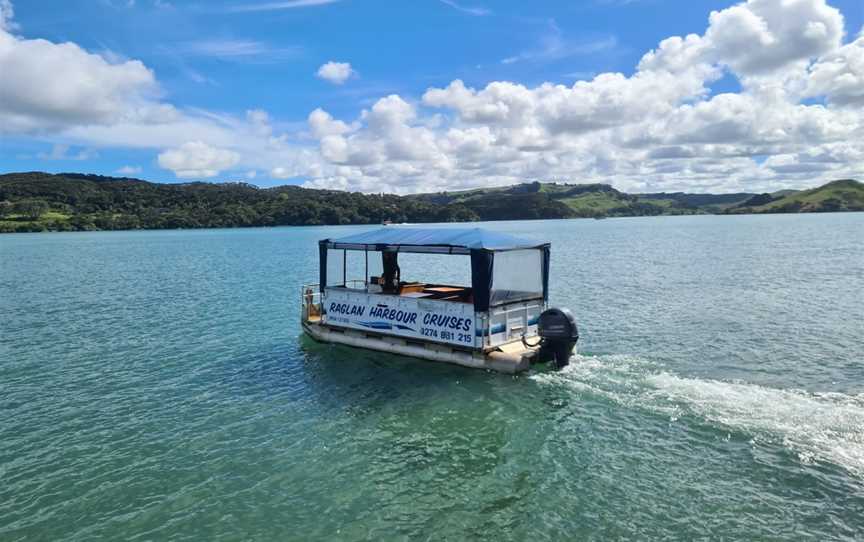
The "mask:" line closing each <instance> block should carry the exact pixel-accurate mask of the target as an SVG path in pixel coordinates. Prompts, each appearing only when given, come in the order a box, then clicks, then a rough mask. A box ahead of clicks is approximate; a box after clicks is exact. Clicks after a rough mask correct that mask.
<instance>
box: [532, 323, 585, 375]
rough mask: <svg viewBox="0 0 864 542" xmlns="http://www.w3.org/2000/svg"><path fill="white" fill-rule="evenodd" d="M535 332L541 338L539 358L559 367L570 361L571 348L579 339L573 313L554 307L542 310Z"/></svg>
mask: <svg viewBox="0 0 864 542" xmlns="http://www.w3.org/2000/svg"><path fill="white" fill-rule="evenodd" d="M537 334H538V335H540V338H541V343H540V359H541V360H543V361H546V360H552V361H553V362H554V363H555V366H556V367H557V368H559V369H560V368H561V367H565V366H566V365H567V364H568V363H570V356H571V355H572V354H573V348H574V347H575V346H576V341H578V340H579V330H578V329H577V327H576V318H574V317H573V313H571V312H570V311H569V310H568V309H555V308H553V309H547V310H545V311H543V313H542V314H540V318H539V320H538V321H537Z"/></svg>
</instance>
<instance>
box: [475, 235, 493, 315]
mask: <svg viewBox="0 0 864 542" xmlns="http://www.w3.org/2000/svg"><path fill="white" fill-rule="evenodd" d="M494 257H495V253H494V252H492V251H490V250H483V249H473V250H471V290H472V291H473V293H474V310H475V311H477V312H484V311H488V310H489V297H490V295H491V292H492V265H493V262H494Z"/></svg>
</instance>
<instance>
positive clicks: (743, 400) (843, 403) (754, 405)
mask: <svg viewBox="0 0 864 542" xmlns="http://www.w3.org/2000/svg"><path fill="white" fill-rule="evenodd" d="M530 378H532V379H533V380H535V381H538V382H544V383H551V384H555V385H564V386H568V387H570V388H572V389H574V390H576V391H578V392H580V393H588V394H594V395H600V396H603V397H606V398H608V399H610V400H612V401H614V402H616V403H618V404H621V405H622V406H627V407H632V408H639V409H646V410H649V411H652V412H655V413H658V414H662V415H668V416H669V418H670V420H672V421H673V422H675V421H678V420H679V419H680V418H682V417H687V416H693V417H695V418H697V419H699V420H703V421H705V422H707V423H709V424H712V425H716V426H718V427H722V428H724V429H728V430H731V431H736V432H741V433H744V434H746V435H749V436H751V437H752V438H753V439H754V440H756V441H759V440H770V441H773V442H779V443H781V444H782V445H783V446H784V447H786V448H788V449H790V450H792V451H793V452H794V453H796V454H797V455H798V458H799V460H800V461H801V462H802V463H804V464H813V463H817V462H820V461H824V462H830V463H833V464H835V465H838V466H840V467H842V468H843V469H845V470H846V471H848V472H850V473H851V474H853V475H854V476H856V477H860V478H864V394H861V395H847V394H843V393H809V392H806V391H803V390H790V389H774V388H768V387H764V386H759V385H755V384H747V383H741V382H723V381H717V380H702V379H697V378H683V377H680V376H676V375H673V374H670V373H668V372H666V371H663V370H662V369H661V368H660V367H659V366H657V365H656V364H653V363H651V362H649V361H646V360H641V359H639V358H635V357H632V356H597V357H594V356H576V357H574V359H573V360H571V363H570V365H569V366H567V367H566V368H565V369H564V370H562V371H560V372H556V373H544V374H537V375H532V376H531V377H530Z"/></svg>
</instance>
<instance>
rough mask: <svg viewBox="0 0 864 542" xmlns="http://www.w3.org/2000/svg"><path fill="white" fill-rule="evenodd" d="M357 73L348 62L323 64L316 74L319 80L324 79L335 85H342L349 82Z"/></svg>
mask: <svg viewBox="0 0 864 542" xmlns="http://www.w3.org/2000/svg"><path fill="white" fill-rule="evenodd" d="M354 74H355V72H354V70H353V69H352V68H351V64H350V63H348V62H333V61H332V60H331V61H330V62H327V63H326V64H322V65H321V67H320V68H318V71H317V72H316V73H315V76H316V77H318V78H319V79H323V80H325V81H328V82H330V83H333V84H334V85H341V84H343V83H344V82H345V81H347V80H348V79H349V78H350V77H351V76H352V75H354Z"/></svg>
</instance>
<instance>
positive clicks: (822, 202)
mask: <svg viewBox="0 0 864 542" xmlns="http://www.w3.org/2000/svg"><path fill="white" fill-rule="evenodd" d="M834 211H864V184H862V183H860V182H858V181H854V180H852V179H844V180H840V181H832V182H830V183H828V184H825V185H822V186H820V187H818V188H813V189H811V190H801V191H797V192H790V191H788V190H783V191H780V192H775V193H773V194H757V195H755V196H753V197H751V198H749V199H748V200H747V201H744V202H742V203H741V204H739V205H736V206H734V207H730V208H729V209H727V210H726V212H727V213H826V212H834Z"/></svg>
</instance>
